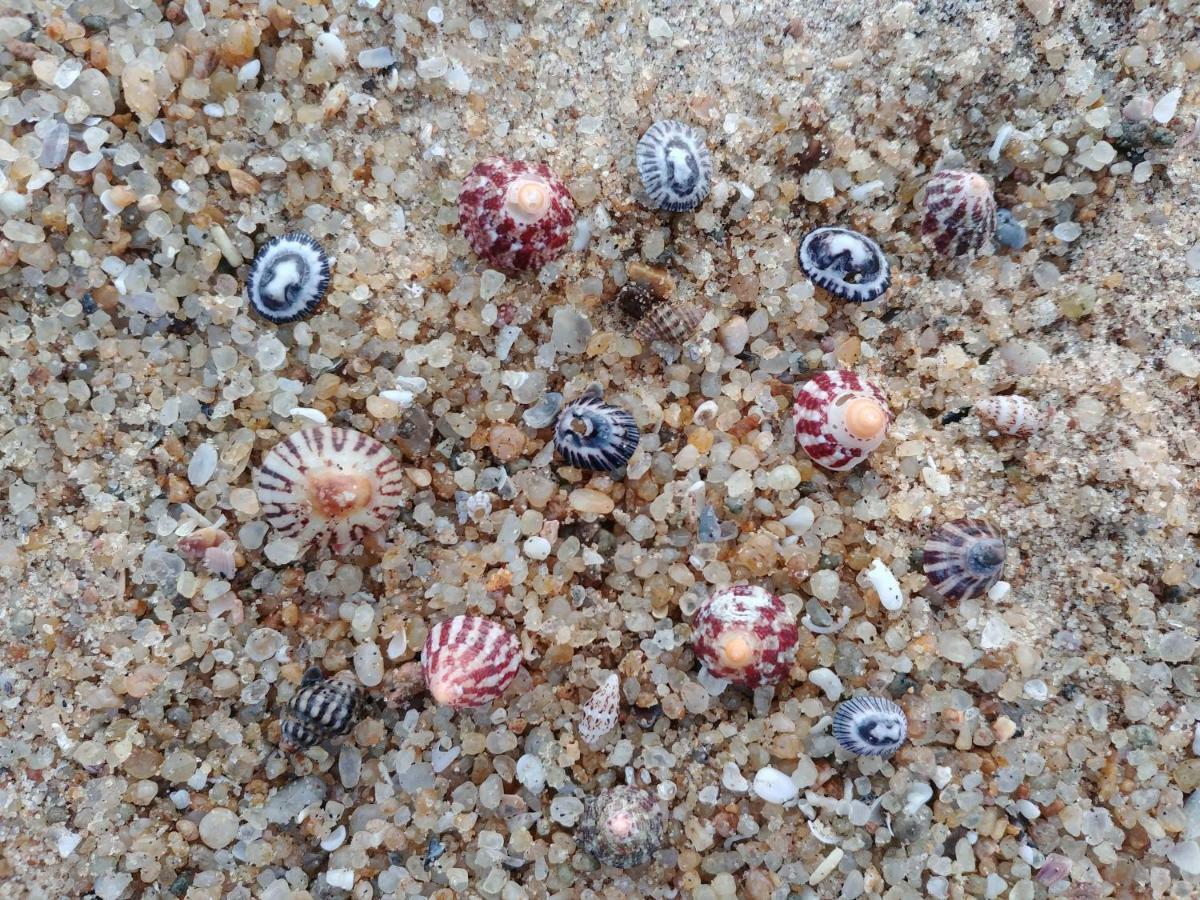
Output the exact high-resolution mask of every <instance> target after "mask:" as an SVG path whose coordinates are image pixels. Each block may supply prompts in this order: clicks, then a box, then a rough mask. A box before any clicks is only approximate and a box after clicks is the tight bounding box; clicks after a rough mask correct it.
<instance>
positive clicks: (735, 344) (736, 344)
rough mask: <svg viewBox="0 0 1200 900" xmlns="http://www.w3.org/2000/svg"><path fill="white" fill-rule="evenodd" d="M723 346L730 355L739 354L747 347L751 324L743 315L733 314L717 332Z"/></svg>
mask: <svg viewBox="0 0 1200 900" xmlns="http://www.w3.org/2000/svg"><path fill="white" fill-rule="evenodd" d="M717 335H718V337H719V338H720V340H721V346H722V347H724V348H725V352H726V353H728V354H729V355H730V356H737V355H738V354H739V353H741V352H742V351H743V350H745V349H746V343H747V342H748V341H749V340H750V326H749V324H748V323H747V322H746V320H745V319H744V318H742V317H741V316H733V317H732V318H730V319H729V320H728V321H727V322H725V324H724V325H722V326H721V328H720V330H719V331H718V332H717Z"/></svg>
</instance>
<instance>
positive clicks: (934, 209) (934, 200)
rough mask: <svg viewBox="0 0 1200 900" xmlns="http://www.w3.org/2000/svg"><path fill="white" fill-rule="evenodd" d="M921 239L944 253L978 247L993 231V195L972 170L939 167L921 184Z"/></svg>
mask: <svg viewBox="0 0 1200 900" xmlns="http://www.w3.org/2000/svg"><path fill="white" fill-rule="evenodd" d="M924 209H925V216H924V218H923V219H922V220H921V234H922V236H923V238H924V240H925V243H927V244H929V245H930V246H931V247H933V248H934V249H935V250H937V251H938V252H939V253H945V254H946V255H947V256H962V255H963V254H964V253H976V252H978V251H979V250H980V249H982V248H983V247H984V246H985V245H986V244H987V243H988V241H990V240H991V239H992V235H993V234H995V233H996V198H995V197H993V196H992V187H991V185H989V184H988V182H987V179H986V178H984V177H983V176H982V175H980V174H978V173H976V172H963V171H959V170H958V169H943V170H942V171H941V172H937V173H936V174H935V175H934V176H933V177H932V178H930V179H929V181H928V182H927V183H926V185H925V207H924Z"/></svg>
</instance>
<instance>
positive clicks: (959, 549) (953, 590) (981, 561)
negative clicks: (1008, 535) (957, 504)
mask: <svg viewBox="0 0 1200 900" xmlns="http://www.w3.org/2000/svg"><path fill="white" fill-rule="evenodd" d="M1005 552H1006V548H1005V546H1004V538H1003V537H1001V535H1000V532H999V531H997V530H996V527H995V526H994V525H992V523H991V522H988V521H985V520H983V519H955V520H954V521H953V522H947V523H946V524H945V525H943V526H942V527H941V528H939V529H938V530H937V531H935V532H934V533H933V536H932V537H930V538H929V541H928V542H927V543H926V544H925V553H924V558H923V565H924V569H925V575H926V576H927V577H928V578H929V584H930V586H931V587H932V588H933V589H934V590H936V591H937V592H938V593H939V594H941V595H942V596H943V597H945V598H946V599H947V600H967V599H970V598H971V597H978V596H980V595H982V594H986V593H987V592H988V590H989V589H990V588H991V586H992V585H994V584H995V583H996V582H997V581H999V580H1000V575H1001V573H1002V572H1003V571H1004V556H1005Z"/></svg>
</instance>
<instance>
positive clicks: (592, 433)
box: [554, 393, 642, 472]
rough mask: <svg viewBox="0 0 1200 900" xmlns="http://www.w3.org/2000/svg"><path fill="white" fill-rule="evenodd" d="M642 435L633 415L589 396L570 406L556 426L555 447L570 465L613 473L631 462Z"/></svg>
mask: <svg viewBox="0 0 1200 900" xmlns="http://www.w3.org/2000/svg"><path fill="white" fill-rule="evenodd" d="M641 439H642V435H641V432H640V431H639V430H638V426H637V422H636V421H635V420H634V418H633V416H632V415H631V414H630V413H629V412H628V411H626V410H624V409H621V408H620V407H619V406H610V405H609V404H607V403H605V402H604V401H603V400H601V399H600V397H599V396H598V395H597V394H593V393H587V394H584V395H583V396H582V397H580V398H579V399H578V400H576V401H575V402H573V403H568V404H567V405H566V406H564V407H563V408H562V411H561V412H560V413H559V414H558V422H557V423H556V424H555V426H554V447H555V449H557V450H558V453H559V455H560V456H561V457H562V458H563V459H565V460H566V461H567V463H568V464H570V465H572V466H575V468H577V469H588V470H591V471H593V472H613V471H615V470H617V469H619V468H621V466H623V465H625V464H626V463H627V462H629V460H630V458H631V457H632V456H633V453H634V451H635V450H637V446H638V443H639V442H640V441H641Z"/></svg>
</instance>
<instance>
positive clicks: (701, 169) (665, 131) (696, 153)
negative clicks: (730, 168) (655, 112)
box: [637, 119, 712, 212]
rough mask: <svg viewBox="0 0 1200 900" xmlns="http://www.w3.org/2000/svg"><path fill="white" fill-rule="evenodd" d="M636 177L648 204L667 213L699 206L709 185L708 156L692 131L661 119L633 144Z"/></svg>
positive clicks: (689, 128) (699, 135) (685, 126)
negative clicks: (640, 178) (635, 159)
mask: <svg viewBox="0 0 1200 900" xmlns="http://www.w3.org/2000/svg"><path fill="white" fill-rule="evenodd" d="M637 167H638V174H639V175H640V176H641V177H642V186H643V187H645V188H646V193H647V194H649V196H650V203H651V204H652V205H653V206H655V207H656V208H658V209H665V210H669V211H670V212H686V211H687V210H689V209H695V208H696V207H697V206H699V205H700V204H701V202H702V201H703V200H704V198H705V197H707V196H708V191H709V188H710V186H711V183H712V156H711V155H710V154H709V152H708V148H707V147H706V146H704V137H703V135H701V134H700V132H699V131H697V130H696V129H695V128H692V127H690V126H688V125H684V124H683V123H682V122H676V121H674V120H672V119H663V120H661V121H658V122H655V123H654V124H653V125H651V126H650V127H649V128H648V129H647V130H646V133H645V134H643V135H642V137H641V140H639V141H638V143H637Z"/></svg>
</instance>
